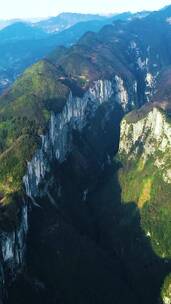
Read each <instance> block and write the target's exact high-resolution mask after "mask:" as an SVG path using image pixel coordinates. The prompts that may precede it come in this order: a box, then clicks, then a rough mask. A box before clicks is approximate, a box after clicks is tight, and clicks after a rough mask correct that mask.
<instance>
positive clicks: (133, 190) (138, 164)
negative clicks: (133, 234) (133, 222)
mask: <svg viewBox="0 0 171 304" xmlns="http://www.w3.org/2000/svg"><path fill="white" fill-rule="evenodd" d="M169 155H170V152H169V151H168V150H166V151H165V152H164V153H161V152H160V153H159V152H158V151H156V153H155V154H154V155H153V157H150V158H149V159H148V160H147V161H146V162H145V161H143V159H142V154H141V153H140V154H139V155H137V156H135V158H134V159H132V160H129V161H128V160H127V159H128V156H126V155H125V157H124V155H122V156H121V161H122V164H123V168H122V169H120V172H119V180H120V185H121V188H122V201H123V202H124V203H133V202H134V203H135V204H136V205H137V206H138V208H139V210H140V215H141V226H142V229H143V230H144V231H145V233H146V235H148V236H149V238H150V241H151V244H152V247H153V249H154V251H155V252H156V254H157V255H159V256H160V257H162V258H171V241H170V240H171V220H170V219H171V186H170V184H168V183H166V182H164V180H163V168H157V166H155V165H154V163H155V160H156V159H157V158H159V159H163V160H164V162H165V164H166V165H165V168H167V167H169V165H170V160H169V157H170V156H169Z"/></svg>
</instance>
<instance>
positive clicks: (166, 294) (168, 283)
mask: <svg viewBox="0 0 171 304" xmlns="http://www.w3.org/2000/svg"><path fill="white" fill-rule="evenodd" d="M161 297H162V300H163V302H164V304H170V303H171V274H169V275H168V276H167V278H166V279H165V281H164V284H163V287H162V291H161Z"/></svg>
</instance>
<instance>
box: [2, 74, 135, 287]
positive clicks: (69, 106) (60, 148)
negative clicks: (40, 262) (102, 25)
mask: <svg viewBox="0 0 171 304" xmlns="http://www.w3.org/2000/svg"><path fill="white" fill-rule="evenodd" d="M136 94H137V92H136V85H135V83H134V82H133V83H132V88H130V87H129V88H127V86H126V84H124V81H123V80H122V79H121V78H120V77H119V76H115V78H114V80H113V81H108V80H98V81H96V82H94V84H93V85H92V86H91V87H90V88H89V90H88V91H87V92H86V93H85V94H84V96H83V97H82V98H81V97H75V96H73V94H72V92H70V94H69V97H68V100H67V102H66V104H65V106H64V108H63V110H62V112H61V113H58V114H55V113H51V117H50V122H49V126H48V131H47V133H46V134H45V135H41V136H40V137H41V147H40V148H39V149H38V150H37V151H36V152H35V154H34V156H33V158H32V160H30V161H29V162H28V163H27V172H26V174H25V176H24V177H23V183H24V186H25V191H26V194H27V196H28V197H29V198H31V199H32V202H33V204H35V205H36V204H37V203H36V200H35V199H36V197H39V196H41V197H42V196H44V195H46V190H45V189H46V188H47V187H44V189H43V188H41V184H43V183H44V180H45V178H46V176H47V175H48V179H50V175H51V164H52V163H53V162H55V161H57V162H59V163H63V162H64V161H65V160H66V159H67V157H68V155H69V154H70V153H71V152H72V149H73V144H72V131H73V130H77V131H78V132H81V131H82V130H83V129H84V128H85V127H86V126H87V125H88V123H90V122H91V120H93V119H94V117H95V115H96V112H97V111H98V109H99V108H100V107H101V106H102V105H103V104H109V105H108V111H107V113H108V114H106V115H108V116H110V113H112V111H113V109H114V108H115V107H116V106H117V105H118V106H119V107H121V111H123V112H124V111H127V110H128V108H130V107H133V106H134V105H135V104H134V101H135V100H136ZM108 119H109V118H108ZM106 153H107V151H106ZM46 181H47V180H46ZM47 183H48V181H47ZM48 195H49V196H50V194H49V193H48ZM51 201H52V200H51ZM54 204H55V203H54ZM27 232H28V205H27V203H26V202H25V203H24V204H23V207H22V208H21V217H20V222H19V224H18V226H17V228H16V230H14V231H12V232H10V233H2V237H1V251H2V263H1V269H2V272H1V278H2V286H3V288H4V289H5V285H6V276H7V275H8V278H7V281H8V282H10V280H11V278H12V279H13V278H14V277H15V276H16V274H17V272H18V271H20V270H21V269H22V268H23V266H24V263H25V249H26V246H27V245H26V244H27V242H26V239H27Z"/></svg>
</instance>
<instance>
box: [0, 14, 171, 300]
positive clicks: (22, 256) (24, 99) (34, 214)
mask: <svg viewBox="0 0 171 304" xmlns="http://www.w3.org/2000/svg"><path fill="white" fill-rule="evenodd" d="M167 10H168V11H167ZM160 14H162V15H163V11H162V12H160ZM154 15H155V14H154ZM154 15H153V14H152V15H151V16H148V17H146V18H145V19H143V20H133V21H131V22H120V21H119V22H115V23H114V25H109V26H105V27H104V28H103V29H102V30H101V31H100V32H99V33H97V34H95V33H92V32H88V33H87V34H85V35H84V36H83V37H82V38H81V39H80V40H79V42H78V43H77V44H76V45H74V46H72V47H71V48H69V49H66V48H60V49H58V50H57V51H56V52H54V53H52V54H51V55H50V56H49V57H48V59H46V60H42V61H40V62H38V63H37V64H36V65H34V66H32V67H31V68H30V69H28V70H26V71H25V73H24V74H23V75H22V76H21V77H20V78H19V79H18V80H17V81H16V82H15V83H14V85H13V87H12V88H11V89H10V90H9V92H7V93H5V94H4V95H3V96H2V97H1V98H0V159H1V162H0V172H1V176H0V203H1V208H0V215H1V217H0V227H1V230H2V236H1V238H0V249H1V250H0V251H1V252H2V259H1V267H0V269H1V276H0V277H1V290H2V293H4V291H5V292H8V301H7V303H29V302H31V303H36V304H37V303H45V304H47V303H50V304H53V303H56V302H58V303H66V304H68V303H69V304H71V303H74V304H80V303H81V302H83V303H88V304H91V303H98V304H99V303H102V304H103V303H106V304H107V303H109V304H111V303H114V302H116V303H117V302H119V303H121V304H122V303H125V302H126V301H127V302H129V303H142V304H144V303H150V304H156V303H157V302H158V301H160V300H161V298H160V289H161V286H162V285H163V281H164V279H165V278H166V276H167V275H169V272H170V254H171V252H170V250H171V248H170V220H169V219H170V203H169V202H170V201H169V197H170V162H169V153H170V144H171V143H170V118H169V117H167V115H169V107H168V103H169V100H170V99H169V97H168V98H167V100H165V98H166V97H164V96H168V95H167V94H166V89H164V91H163V93H162V94H161V96H160V95H159V92H158V91H160V87H161V83H162V81H163V79H165V78H164V77H165V73H166V74H167V70H168V67H169V65H170V53H169V51H168V46H169V37H170V31H171V30H170V25H169V24H168V22H167V20H166V19H165V15H167V16H168V15H170V12H169V8H167V9H166V11H164V19H162V18H161V22H160V20H158V18H156V17H154ZM155 16H156V15H155ZM156 19H157V21H155V20H156ZM153 22H154V27H155V26H156V25H157V28H158V30H159V37H160V39H161V42H163V41H164V40H165V41H166V43H165V45H164V44H163V45H162V48H161V49H160V50H159V56H157V57H156V52H157V51H158V47H159V44H158V41H157V40H156V39H152V31H150V28H151V26H152V24H153ZM146 31H148V35H146V36H145V38H143V37H144V35H145V32H146ZM167 75H168V74H167ZM169 75H170V74H169ZM167 78H169V77H167ZM166 88H167V89H168V88H169V81H168V82H167V84H166ZM157 90H158V91H157ZM157 97H158V98H157ZM163 98H164V99H163ZM152 101H153V102H152ZM154 101H155V102H154ZM147 102H148V105H146V106H144V107H142V108H141V109H139V108H140V106H141V105H143V104H144V103H147ZM135 108H138V109H136V110H135V111H134V112H131V113H130V114H128V115H127V116H126V117H125V119H124V120H123V122H122V124H121V136H120V148H119V135H120V134H119V133H120V122H121V119H122V118H123V115H124V114H126V113H127V112H129V111H131V110H133V109H135ZM162 109H164V110H167V111H168V112H167V115H166V113H165V112H163V110H162ZM118 148H119V160H120V163H121V165H122V168H121V169H120V168H119V164H118V163H116V161H115V163H114V166H113V164H112V158H113V157H114V155H115V154H116V153H117V151H118ZM119 169H120V170H119ZM118 170H119V182H120V184H119V183H118ZM123 202H124V203H125V204H122V203H123ZM126 203H131V204H126ZM28 206H29V207H30V208H29V209H28V208H27V207H28ZM28 219H29V224H30V229H29V231H28ZM27 237H28V242H26V238H27ZM69 252H70V253H69ZM25 264H26V266H27V267H26V268H25V270H23V267H24V265H25ZM42 265H43V267H42ZM18 272H20V275H17V274H18ZM168 278H169V277H168ZM14 279H16V280H14ZM13 280H14V284H12V285H11V283H12V282H13ZM168 282H169V279H166V282H165V284H164V287H163V293H162V294H161V296H162V297H163V298H164V297H166V298H167V297H168V292H170V291H169V289H168V288H169V287H168V286H169V284H170V283H168ZM30 290H31V293H30ZM123 290H124V292H123ZM20 292H21V293H22V296H20V295H21V294H20ZM3 296H4V295H3Z"/></svg>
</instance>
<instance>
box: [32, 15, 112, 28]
mask: <svg viewBox="0 0 171 304" xmlns="http://www.w3.org/2000/svg"><path fill="white" fill-rule="evenodd" d="M105 19H107V17H103V16H100V15H93V14H78V13H62V14H60V15H58V16H56V17H51V18H49V19H47V20H43V21H40V22H37V23H36V24H35V26H36V27H38V28H41V29H42V30H44V31H45V32H48V33H51V32H61V31H63V30H66V29H67V28H69V27H71V26H73V25H75V24H77V23H80V22H87V21H91V20H99V21H103V20H105Z"/></svg>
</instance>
